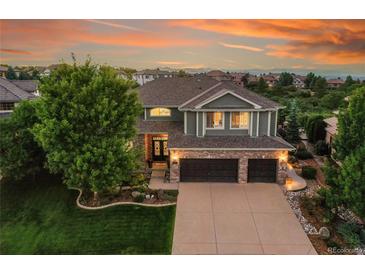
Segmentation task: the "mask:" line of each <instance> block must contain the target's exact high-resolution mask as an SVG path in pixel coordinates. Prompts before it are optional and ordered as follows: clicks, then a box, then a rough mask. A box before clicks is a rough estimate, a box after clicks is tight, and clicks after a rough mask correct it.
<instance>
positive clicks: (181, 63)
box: [156, 61, 185, 65]
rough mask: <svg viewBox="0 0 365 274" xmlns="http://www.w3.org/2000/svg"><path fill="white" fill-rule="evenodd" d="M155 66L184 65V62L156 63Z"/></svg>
mask: <svg viewBox="0 0 365 274" xmlns="http://www.w3.org/2000/svg"><path fill="white" fill-rule="evenodd" d="M156 63H157V64H160V65H183V64H185V63H184V62H181V61H157V62H156Z"/></svg>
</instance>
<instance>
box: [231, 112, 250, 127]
mask: <svg viewBox="0 0 365 274" xmlns="http://www.w3.org/2000/svg"><path fill="white" fill-rule="evenodd" d="M248 125H249V114H248V112H231V129H248Z"/></svg>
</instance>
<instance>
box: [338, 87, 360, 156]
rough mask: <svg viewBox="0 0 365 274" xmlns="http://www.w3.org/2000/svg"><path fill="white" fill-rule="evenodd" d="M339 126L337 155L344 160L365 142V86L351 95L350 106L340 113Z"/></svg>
mask: <svg viewBox="0 0 365 274" xmlns="http://www.w3.org/2000/svg"><path fill="white" fill-rule="evenodd" d="M337 128H338V132H337V135H336V137H335V140H334V149H335V150H336V153H335V157H336V158H337V159H338V160H344V159H345V158H346V156H348V155H350V154H351V153H352V152H353V151H355V150H356V149H357V148H359V147H360V146H362V145H363V144H365V87H361V88H358V89H356V90H355V91H354V94H353V95H352V96H350V99H349V105H348V107H347V108H346V109H342V110H341V111H340V113H339V116H338V126H337Z"/></svg>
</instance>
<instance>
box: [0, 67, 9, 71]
mask: <svg viewBox="0 0 365 274" xmlns="http://www.w3.org/2000/svg"><path fill="white" fill-rule="evenodd" d="M0 71H3V72H7V71H8V67H4V66H0Z"/></svg>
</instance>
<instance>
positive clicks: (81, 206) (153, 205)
mask: <svg viewBox="0 0 365 274" xmlns="http://www.w3.org/2000/svg"><path fill="white" fill-rule="evenodd" d="M69 189H73V190H77V191H79V195H78V196H77V199H76V204H77V206H78V207H79V208H82V209H87V210H97V209H104V208H108V207H112V206H117V205H138V206H145V207H166V206H173V205H176V202H171V203H167V204H143V203H137V202H115V203H111V204H107V205H102V206H95V207H90V206H85V205H83V204H81V203H80V198H81V196H82V189H80V188H76V187H70V188H69Z"/></svg>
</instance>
